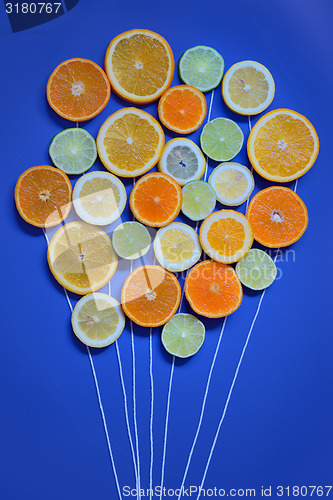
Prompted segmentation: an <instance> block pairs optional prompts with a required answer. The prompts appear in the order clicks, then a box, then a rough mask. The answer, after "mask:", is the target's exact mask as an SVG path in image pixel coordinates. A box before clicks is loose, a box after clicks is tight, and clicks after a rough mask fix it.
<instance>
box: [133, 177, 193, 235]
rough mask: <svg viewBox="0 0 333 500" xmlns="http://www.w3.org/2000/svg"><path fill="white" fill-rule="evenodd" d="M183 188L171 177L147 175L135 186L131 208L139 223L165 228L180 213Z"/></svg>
mask: <svg viewBox="0 0 333 500" xmlns="http://www.w3.org/2000/svg"><path fill="white" fill-rule="evenodd" d="M182 202H183V195H182V188H181V187H180V185H179V184H178V183H177V182H176V181H175V180H174V179H173V178H172V177H170V175H167V174H162V173H160V172H152V173H151V174H146V175H144V176H143V177H141V179H139V180H138V182H137V183H136V184H135V185H134V187H133V189H132V192H131V195H130V200H129V203H130V208H131V210H132V212H133V215H134V217H135V218H136V219H138V221H140V222H142V224H146V226H151V227H164V226H167V225H168V224H170V222H172V221H173V220H174V219H175V218H176V217H177V215H178V214H179V212H180V209H181V207H182Z"/></svg>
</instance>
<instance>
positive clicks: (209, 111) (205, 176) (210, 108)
mask: <svg viewBox="0 0 333 500" xmlns="http://www.w3.org/2000/svg"><path fill="white" fill-rule="evenodd" d="M213 100H214V90H213V91H212V93H211V96H210V103H209V108H208V115H207V123H208V122H209V121H210V117H211V114H212V107H213ZM207 174H208V156H207V155H206V168H205V175H204V181H205V182H206V180H207Z"/></svg>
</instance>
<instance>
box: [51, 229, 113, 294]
mask: <svg viewBox="0 0 333 500" xmlns="http://www.w3.org/2000/svg"><path fill="white" fill-rule="evenodd" d="M47 260H48V263H49V266H50V270H51V272H52V274H53V276H54V277H55V279H56V280H57V281H58V283H60V285H62V286H63V287H64V288H66V289H67V290H70V291H71V292H74V293H78V294H80V295H86V294H87V293H91V292H94V291H96V290H98V289H100V288H102V287H103V286H104V285H106V283H107V282H108V281H109V280H110V279H111V278H112V276H113V275H114V273H115V271H116V269H117V265H118V257H117V254H116V253H115V251H114V250H113V248H112V243H111V240H110V238H109V237H108V235H107V234H106V233H105V232H104V231H102V230H101V229H97V228H96V227H94V226H89V225H88V224H85V223H84V222H77V221H76V222H69V223H68V224H65V225H64V226H61V227H60V228H59V229H58V231H57V232H56V233H55V234H54V236H53V237H52V239H51V241H50V244H49V248H48V251H47Z"/></svg>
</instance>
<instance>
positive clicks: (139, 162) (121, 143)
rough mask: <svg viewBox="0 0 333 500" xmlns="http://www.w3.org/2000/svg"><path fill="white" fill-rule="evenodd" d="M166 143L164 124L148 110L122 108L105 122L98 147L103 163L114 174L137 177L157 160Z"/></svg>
mask: <svg viewBox="0 0 333 500" xmlns="http://www.w3.org/2000/svg"><path fill="white" fill-rule="evenodd" d="M163 146H164V132H163V130H162V127H161V125H160V124H159V123H158V121H157V120H155V118H153V117H152V116H151V115H150V114H149V113H146V112H145V111H142V110H141V109H136V108H123V109H120V110H118V111H116V112H115V113H113V114H112V115H111V116H109V118H108V119H107V120H106V121H105V122H104V123H103V125H102V126H101V128H100V131H99V133H98V136H97V150H98V154H99V157H100V159H101V160H102V163H103V164H104V166H105V167H106V168H107V169H108V170H110V172H112V173H113V174H116V175H120V176H123V177H136V176H138V175H142V174H144V173H145V172H147V171H148V170H150V169H151V168H152V167H153V166H154V165H156V163H157V162H158V160H159V158H160V156H161V154H162V150H163Z"/></svg>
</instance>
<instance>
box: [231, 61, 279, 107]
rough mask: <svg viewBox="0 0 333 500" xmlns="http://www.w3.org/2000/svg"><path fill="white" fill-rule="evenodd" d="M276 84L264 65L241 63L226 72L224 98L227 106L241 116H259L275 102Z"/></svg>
mask: <svg viewBox="0 0 333 500" xmlns="http://www.w3.org/2000/svg"><path fill="white" fill-rule="evenodd" d="M274 94H275V84H274V80H273V77H272V75H271V74H270V72H269V71H268V69H267V68H266V67H265V66H263V65H262V64H260V63H258V62H255V61H241V62H238V63H236V64H234V65H233V66H231V68H230V69H228V71H227V72H226V74H225V75H224V78H223V82H222V96H223V99H224V102H225V103H226V105H227V106H228V107H229V108H230V109H232V111H235V113H239V114H240V115H257V114H258V113H261V112H262V111H264V109H266V108H268V106H269V105H270V103H271V102H272V101H273V98H274Z"/></svg>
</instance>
